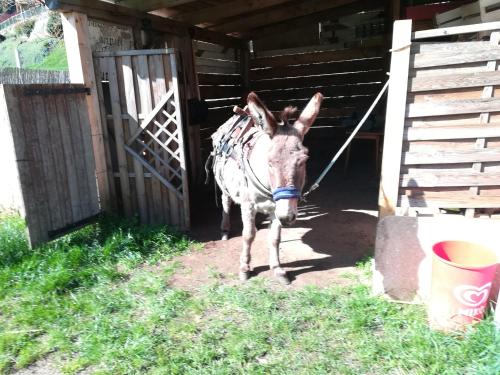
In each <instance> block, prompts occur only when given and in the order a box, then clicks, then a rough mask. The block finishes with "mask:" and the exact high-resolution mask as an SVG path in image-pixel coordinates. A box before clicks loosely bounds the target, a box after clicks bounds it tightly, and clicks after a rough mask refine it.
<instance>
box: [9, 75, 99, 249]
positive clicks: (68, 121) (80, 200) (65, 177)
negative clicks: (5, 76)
mask: <svg viewBox="0 0 500 375" xmlns="http://www.w3.org/2000/svg"><path fill="white" fill-rule="evenodd" d="M88 94H89V90H88V89H87V88H85V87H83V86H82V85H0V113H2V116H0V128H1V131H0V133H1V137H2V144H3V145H5V147H2V150H1V155H2V159H3V162H4V164H3V165H2V168H1V170H2V172H3V171H5V170H8V171H10V172H11V173H9V174H8V175H9V176H11V181H9V182H10V183H11V184H9V186H10V190H11V193H12V195H13V196H15V197H17V198H16V201H17V202H15V203H16V204H15V206H16V209H17V210H18V211H20V213H21V214H22V215H23V216H24V217H25V220H26V224H27V230H28V236H29V240H30V243H31V245H32V246H37V245H39V244H41V243H43V242H46V241H48V240H50V239H52V238H55V237H57V236H59V235H61V234H63V233H65V232H68V231H69V230H71V229H73V228H75V227H78V226H81V225H83V224H85V223H86V222H88V221H89V220H91V219H92V218H94V217H95V215H97V214H98V213H99V212H100V207H99V199H98V194H97V184H96V174H95V162H94V153H93V149H92V135H91V131H90V123H89V115H88V111H87V95H88Z"/></svg>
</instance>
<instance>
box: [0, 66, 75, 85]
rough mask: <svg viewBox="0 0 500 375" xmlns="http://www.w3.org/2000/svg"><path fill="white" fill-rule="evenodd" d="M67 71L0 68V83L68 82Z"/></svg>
mask: <svg viewBox="0 0 500 375" xmlns="http://www.w3.org/2000/svg"><path fill="white" fill-rule="evenodd" d="M69 82H70V80H69V72H68V71H65V70H34V69H19V68H2V69H0V83H4V84H6V83H10V84H32V83H69Z"/></svg>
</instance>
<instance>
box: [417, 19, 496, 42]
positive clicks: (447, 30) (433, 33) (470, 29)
mask: <svg viewBox="0 0 500 375" xmlns="http://www.w3.org/2000/svg"><path fill="white" fill-rule="evenodd" d="M499 29H500V21H497V22H487V23H478V24H473V25H464V26H453V27H444V28H442V29H430V30H422V31H415V32H414V33H413V34H412V40H416V39H427V38H435V37H438V36H447V35H457V34H471V33H478V32H480V31H490V30H499Z"/></svg>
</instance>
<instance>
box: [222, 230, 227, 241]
mask: <svg viewBox="0 0 500 375" xmlns="http://www.w3.org/2000/svg"><path fill="white" fill-rule="evenodd" d="M228 239H229V232H222V237H221V240H222V241H227V240H228Z"/></svg>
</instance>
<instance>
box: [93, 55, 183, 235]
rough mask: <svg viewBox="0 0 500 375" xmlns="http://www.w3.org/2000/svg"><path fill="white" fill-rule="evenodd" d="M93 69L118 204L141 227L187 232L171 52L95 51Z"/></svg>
mask: <svg viewBox="0 0 500 375" xmlns="http://www.w3.org/2000/svg"><path fill="white" fill-rule="evenodd" d="M94 65H95V71H96V77H97V86H98V93H99V96H100V98H99V99H100V104H101V113H102V116H103V119H102V121H103V123H105V124H107V127H108V134H109V139H108V146H109V147H108V149H109V155H108V157H109V158H110V161H109V162H110V164H111V168H112V170H113V173H114V176H115V182H116V184H115V185H116V186H114V187H113V188H114V190H115V191H116V194H115V195H116V197H117V202H116V203H117V206H118V207H119V209H120V210H121V211H122V212H123V213H124V214H125V215H126V216H132V215H135V214H138V215H139V218H140V220H141V222H143V223H165V224H170V225H173V226H177V227H179V228H181V229H187V228H189V226H190V219H189V191H188V179H187V173H186V159H185V152H184V149H185V147H184V139H183V122H182V116H181V100H180V98H179V86H178V82H177V66H176V55H175V52H174V50H172V49H166V50H165V49H162V50H137V51H122V52H110V53H96V54H94ZM112 191H113V189H112Z"/></svg>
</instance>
